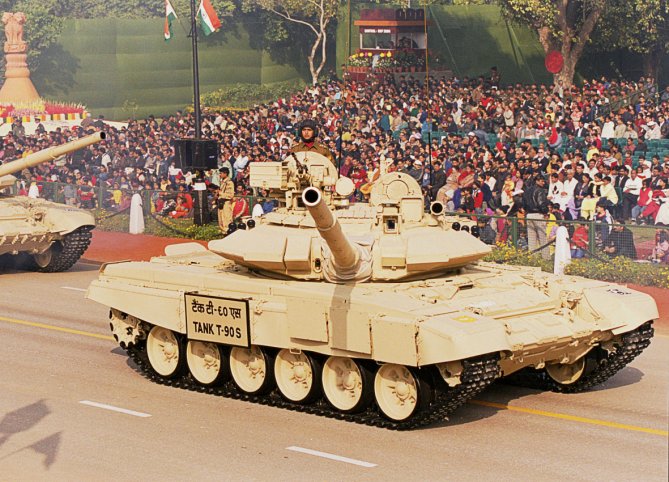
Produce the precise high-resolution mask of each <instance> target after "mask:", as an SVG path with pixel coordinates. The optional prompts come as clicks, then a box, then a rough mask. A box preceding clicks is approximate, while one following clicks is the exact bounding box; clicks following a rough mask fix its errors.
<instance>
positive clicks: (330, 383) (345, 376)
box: [322, 356, 374, 413]
mask: <svg viewBox="0 0 669 482" xmlns="http://www.w3.org/2000/svg"><path fill="white" fill-rule="evenodd" d="M372 377H373V375H372V373H371V372H370V371H369V370H368V369H366V368H365V367H363V366H362V365H361V364H359V363H357V362H356V361H355V360H353V359H351V358H345V357H340V356H331V357H330V358H328V359H327V361H326V362H325V365H323V377H322V380H323V392H324V393H325V398H327V401H328V402H330V404H331V405H332V406H333V407H335V408H336V409H338V410H340V411H342V412H345V413H355V412H360V411H362V410H364V409H365V408H367V406H368V405H369V404H370V403H371V401H372V398H373V396H374V391H373V389H372Z"/></svg>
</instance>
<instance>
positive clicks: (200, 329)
mask: <svg viewBox="0 0 669 482" xmlns="http://www.w3.org/2000/svg"><path fill="white" fill-rule="evenodd" d="M186 332H187V333H188V338H189V339H191V340H200V341H210V342H213V343H222V344H224V345H232V346H243V347H247V348H248V347H249V346H250V345H251V341H250V339H249V308H248V301H246V300H236V299H232V298H220V297H216V296H207V295H201V294H198V293H187V294H186Z"/></svg>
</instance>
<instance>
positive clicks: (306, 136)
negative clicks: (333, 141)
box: [290, 119, 335, 164]
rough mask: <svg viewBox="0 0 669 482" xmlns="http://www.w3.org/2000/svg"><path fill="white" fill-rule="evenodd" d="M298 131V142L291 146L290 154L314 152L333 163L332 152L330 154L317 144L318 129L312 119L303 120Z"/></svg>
mask: <svg viewBox="0 0 669 482" xmlns="http://www.w3.org/2000/svg"><path fill="white" fill-rule="evenodd" d="M299 129H300V130H299V136H300V141H299V142H298V143H296V144H294V145H293V147H292V148H291V149H290V152H291V153H296V152H316V153H317V154H320V155H322V156H325V157H327V158H328V159H330V161H331V162H332V163H333V164H334V163H335V160H334V156H333V155H332V152H330V149H328V148H327V147H326V146H325V145H323V144H321V143H320V142H318V140H317V139H316V137H317V136H318V127H317V126H316V122H314V121H313V120H312V119H305V120H304V121H302V123H301V124H300V128H299Z"/></svg>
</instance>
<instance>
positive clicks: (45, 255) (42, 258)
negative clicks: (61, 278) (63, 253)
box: [33, 243, 62, 270]
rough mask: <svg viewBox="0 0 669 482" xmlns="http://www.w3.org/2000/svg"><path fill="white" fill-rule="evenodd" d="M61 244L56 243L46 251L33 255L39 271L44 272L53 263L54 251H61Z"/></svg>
mask: <svg viewBox="0 0 669 482" xmlns="http://www.w3.org/2000/svg"><path fill="white" fill-rule="evenodd" d="M60 249H62V248H61V244H60V243H54V244H52V245H51V246H49V247H48V248H47V249H46V251H43V252H41V253H37V254H33V261H34V262H35V266H37V269H38V270H43V269H46V268H47V266H49V264H50V263H51V260H52V259H53V257H54V251H56V250H60Z"/></svg>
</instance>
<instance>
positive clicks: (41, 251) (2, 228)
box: [0, 132, 105, 272]
mask: <svg viewBox="0 0 669 482" xmlns="http://www.w3.org/2000/svg"><path fill="white" fill-rule="evenodd" d="M104 138H105V133H104V132H96V133H95V134H91V135H89V136H86V137H82V138H80V139H77V140H74V141H71V142H68V143H66V144H63V145H60V146H54V147H50V148H49V149H45V150H43V151H39V152H36V153H34V154H30V155H28V156H26V157H24V158H22V159H18V160H16V161H11V162H8V163H6V164H2V165H0V256H3V255H21V256H22V257H25V256H28V259H29V261H30V262H29V263H21V264H22V267H29V268H34V269H37V270H39V271H44V272H57V271H64V270H67V269H69V268H70V267H71V266H72V265H74V263H76V262H77V260H78V259H79V258H80V257H81V255H82V254H83V253H84V251H86V248H88V245H89V244H90V241H91V230H92V229H93V228H94V227H95V218H94V217H93V215H92V214H91V213H89V212H88V211H84V210H82V209H78V208H75V207H73V206H66V205H63V204H57V203H53V202H50V201H46V200H44V199H33V198H29V197H26V196H11V195H8V194H3V191H8V190H9V188H11V187H12V186H14V185H15V184H16V178H15V177H14V176H12V175H11V174H14V173H16V172H20V171H22V170H23V169H28V168H30V167H34V166H37V165H38V164H41V163H43V162H48V161H51V160H54V159H57V158H58V157H60V156H63V155H65V154H67V153H70V152H73V151H76V150H78V149H82V148H84V147H86V146H89V145H91V144H94V143H96V142H100V141H101V140H103V139H104ZM17 259H18V258H17ZM21 261H23V258H21Z"/></svg>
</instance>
